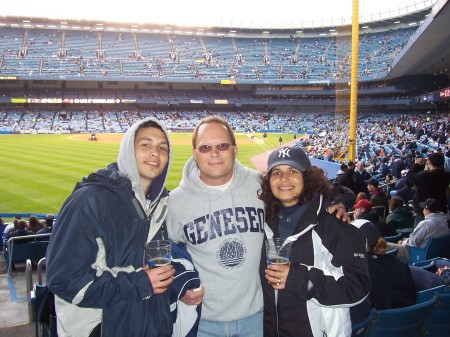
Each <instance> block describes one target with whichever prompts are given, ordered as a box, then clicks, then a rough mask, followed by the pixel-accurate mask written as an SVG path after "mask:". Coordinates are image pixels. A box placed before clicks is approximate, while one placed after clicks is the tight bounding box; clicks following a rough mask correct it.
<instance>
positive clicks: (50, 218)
mask: <svg viewBox="0 0 450 337" xmlns="http://www.w3.org/2000/svg"><path fill="white" fill-rule="evenodd" d="M54 220H55V216H54V215H53V214H47V216H46V217H45V220H44V227H43V228H42V229H40V230H39V231H38V232H37V233H36V234H50V233H51V232H52V229H53V222H54ZM37 240H42V241H47V240H49V238H48V237H44V238H38V239H37Z"/></svg>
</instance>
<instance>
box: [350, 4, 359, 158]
mask: <svg viewBox="0 0 450 337" xmlns="http://www.w3.org/2000/svg"><path fill="white" fill-rule="evenodd" d="M352 12H353V14H352V61H351V64H352V66H351V77H350V78H351V79H350V81H351V82H350V135H349V137H350V140H349V151H348V160H353V161H354V160H355V158H356V120H357V109H358V49H359V0H353V11H352Z"/></svg>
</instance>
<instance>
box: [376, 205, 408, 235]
mask: <svg viewBox="0 0 450 337" xmlns="http://www.w3.org/2000/svg"><path fill="white" fill-rule="evenodd" d="M372 208H373V207H372ZM401 238H402V234H401V233H397V234H395V235H392V236H383V239H385V240H386V242H392V243H397V242H398V240H400V239H401Z"/></svg>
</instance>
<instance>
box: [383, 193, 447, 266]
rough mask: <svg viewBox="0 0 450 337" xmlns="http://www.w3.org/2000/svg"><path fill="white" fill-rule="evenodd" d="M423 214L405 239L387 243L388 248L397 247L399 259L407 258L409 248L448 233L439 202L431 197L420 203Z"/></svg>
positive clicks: (425, 243)
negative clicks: (422, 217) (423, 217)
mask: <svg viewBox="0 0 450 337" xmlns="http://www.w3.org/2000/svg"><path fill="white" fill-rule="evenodd" d="M420 207H421V208H422V209H423V214H424V215H425V220H422V221H421V222H419V224H418V225H417V227H415V228H414V230H413V232H412V233H411V235H410V236H409V238H407V239H403V240H399V241H398V243H397V244H395V243H390V242H389V243H388V247H389V249H395V248H398V249H399V251H398V254H397V256H398V257H399V258H401V259H405V260H409V248H408V247H419V248H423V247H425V246H426V245H427V243H428V240H429V239H430V238H437V237H440V236H444V235H447V234H450V229H449V228H448V224H447V216H446V215H445V214H444V213H443V212H441V211H440V210H441V204H440V203H439V201H437V200H436V199H433V198H428V199H427V200H425V202H423V203H421V204H420Z"/></svg>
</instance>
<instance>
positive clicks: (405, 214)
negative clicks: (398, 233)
mask: <svg viewBox="0 0 450 337" xmlns="http://www.w3.org/2000/svg"><path fill="white" fill-rule="evenodd" d="M389 209H390V211H391V212H390V213H389V214H388V216H387V217H386V224H387V225H388V226H389V227H391V228H392V229H394V230H398V229H405V228H413V227H414V214H413V213H412V212H411V211H410V210H409V207H408V205H404V203H403V199H402V198H401V197H398V196H395V197H392V199H391V201H390V202H389Z"/></svg>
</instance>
